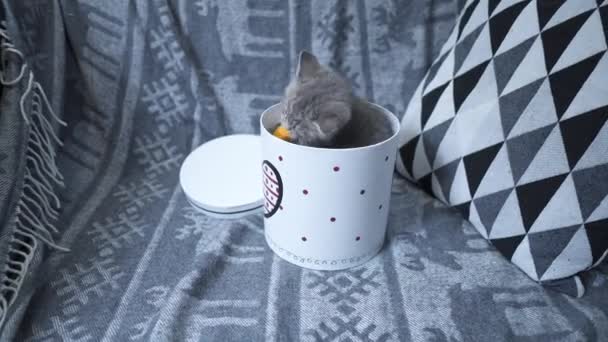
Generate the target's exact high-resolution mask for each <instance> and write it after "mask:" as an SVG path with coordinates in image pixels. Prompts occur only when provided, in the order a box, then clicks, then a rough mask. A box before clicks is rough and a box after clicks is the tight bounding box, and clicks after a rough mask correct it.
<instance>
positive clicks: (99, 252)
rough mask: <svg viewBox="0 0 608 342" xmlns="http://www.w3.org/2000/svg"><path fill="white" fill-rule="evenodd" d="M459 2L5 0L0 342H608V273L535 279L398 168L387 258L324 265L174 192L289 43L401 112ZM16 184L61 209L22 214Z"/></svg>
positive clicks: (289, 60)
mask: <svg viewBox="0 0 608 342" xmlns="http://www.w3.org/2000/svg"><path fill="white" fill-rule="evenodd" d="M461 2H462V1H456V0H453V1H452V0H434V1H422V0H420V1H407V0H405V1H404V0H392V1H380V0H371V1H364V0H356V1H355V0H353V1H345V0H338V1H325V0H313V1H295V0H289V1H283V0H266V1H253V0H247V1H244V0H243V1H220V0H191V1H190V0H152V1H148V0H132V1H123V0H103V1H102V0H98V1H95V0H73V1H58V0H55V1H48V0H26V1H11V0H2V1H0V3H1V4H2V5H1V7H0V19H2V20H5V21H6V22H5V23H4V28H5V29H4V30H2V33H3V35H5V36H6V37H4V38H3V39H4V40H3V42H5V43H6V42H8V38H10V42H11V43H10V44H13V45H11V46H12V48H13V49H15V50H18V51H20V52H21V53H22V54H23V58H21V57H19V56H18V55H17V54H14V53H13V54H11V53H9V55H10V56H8V57H7V63H6V64H7V65H6V66H3V67H5V68H6V69H5V70H6V73H5V75H8V76H14V77H15V78H14V79H15V80H19V82H15V84H9V83H11V82H3V84H4V85H3V86H2V90H1V92H0V94H1V95H2V101H1V102H0V105H1V106H2V107H1V113H0V175H2V176H0V177H1V179H0V241H1V243H0V262H2V263H3V265H4V264H6V263H7V262H8V261H10V260H13V259H14V260H17V262H16V265H20V266H15V267H22V266H23V265H27V268H26V269H23V268H18V269H17V270H16V271H15V272H17V273H15V274H19V276H17V277H14V276H7V275H4V278H3V279H4V280H5V283H4V284H3V285H2V288H1V291H0V292H1V294H2V296H1V297H2V298H1V299H0V309H1V310H3V311H2V312H3V315H4V316H3V317H4V322H3V326H2V331H1V335H0V340H2V341H10V340H16V341H147V340H151V341H178V340H187V341H298V340H303V341H334V340H336V341H463V342H464V341H549V340H551V341H607V340H608V269H607V268H606V267H604V268H603V269H599V270H598V271H595V272H594V273H591V274H590V275H589V276H588V277H587V278H586V279H584V280H585V282H586V283H587V284H588V287H587V294H586V295H585V297H583V298H581V299H572V298H569V297H567V296H565V295H562V294H558V293H553V292H548V291H545V290H543V289H542V288H541V287H540V286H538V285H537V284H535V283H534V282H533V281H531V280H530V279H529V278H527V277H526V276H525V275H524V274H523V273H522V272H520V271H519V270H518V269H516V268H515V267H514V266H513V265H511V264H510V263H509V262H508V261H506V260H504V259H503V258H502V256H501V255H500V254H499V253H498V252H497V251H496V250H494V249H493V247H491V246H490V245H489V244H488V243H487V242H485V240H483V239H482V238H481V237H480V236H479V235H478V234H477V233H476V231H475V230H474V229H473V228H472V227H471V225H470V224H469V223H467V222H465V221H463V220H462V218H461V217H460V216H459V215H458V214H457V213H456V212H455V211H453V210H452V209H448V208H446V207H444V206H443V205H442V204H440V203H439V202H437V201H435V200H433V199H432V198H430V197H429V196H427V195H425V194H424V193H423V192H422V191H419V190H418V189H416V188H415V187H414V186H413V185H411V184H409V183H407V182H406V181H405V180H403V179H400V178H398V177H396V179H395V183H394V187H393V198H392V204H391V208H390V213H391V214H390V220H389V230H388V236H387V241H386V245H385V247H384V249H383V250H382V251H381V253H380V254H379V255H378V256H376V257H375V258H374V259H372V260H371V261H370V262H368V263H366V264H365V265H362V266H360V267H356V268H354V269H349V270H345V271H337V272H318V271H310V270H306V269H301V268H297V267H295V266H292V265H291V264H288V263H286V262H284V261H282V260H281V259H279V258H278V257H276V256H274V255H273V254H272V253H271V251H270V250H269V249H268V248H267V247H266V245H265V242H264V235H263V227H262V223H263V221H262V217H261V215H254V216H249V217H246V218H243V219H239V220H233V221H228V220H218V219H214V218H209V217H206V216H204V215H202V214H200V213H199V212H197V211H196V210H194V209H193V208H192V207H191V206H189V204H188V203H187V201H186V199H185V197H184V195H183V194H182V192H181V189H180V187H179V183H178V169H179V166H180V163H181V162H182V161H183V159H184V157H185V156H186V155H187V154H188V153H189V152H190V151H191V150H192V149H194V148H195V147H196V146H198V145H200V144H201V143H203V142H205V141H207V140H210V139H212V138H215V137H218V136H222V135H225V134H231V133H255V132H257V130H258V125H257V122H258V118H259V115H260V113H261V111H262V110H263V109H265V108H267V107H268V106H269V105H271V104H273V103H275V102H277V101H278V100H279V97H280V95H281V93H282V89H283V87H284V86H285V85H286V84H287V82H288V78H289V75H290V74H291V73H292V71H293V68H294V65H293V63H294V61H295V59H296V58H295V56H296V54H297V52H298V51H299V50H301V49H307V50H310V51H313V52H314V53H315V54H317V55H318V56H319V57H320V59H321V60H322V61H323V62H325V63H329V64H330V66H332V67H333V68H335V69H337V70H339V71H340V72H342V73H343V74H344V75H346V76H347V77H348V78H350V80H351V81H352V82H353V84H354V85H355V88H356V90H357V92H358V93H359V94H360V95H361V96H364V97H366V98H368V99H370V100H372V101H374V102H377V103H379V104H382V105H384V106H386V107H387V108H390V109H391V110H393V111H394V112H395V113H398V114H401V113H403V111H404V108H405V106H406V105H407V101H408V100H409V98H410V96H411V94H412V93H413V91H414V89H415V87H416V86H417V83H418V82H419V80H420V79H421V78H422V76H423V74H424V72H425V70H426V68H427V67H428V66H429V65H430V63H431V61H432V58H434V56H435V54H436V52H437V51H438V49H439V48H440V46H441V43H442V42H443V41H444V40H445V39H446V38H447V34H448V33H449V30H450V29H451V28H452V26H453V25H454V22H455V20H456V18H457V13H458V10H459V8H460V7H461V5H462V4H461ZM459 3H460V4H459ZM6 44H8V43H6ZM8 46H9V45H4V46H3V47H4V48H7V47H8ZM3 60H4V56H3ZM22 62H25V63H26V65H27V68H26V69H25V73H24V75H22V77H21V78H19V77H18V76H19V73H20V71H21V68H20V65H21V64H20V63H22ZM30 75H31V77H32V80H31V81H30ZM7 80H8V79H5V80H4V81H7ZM35 84H40V87H39V88H38V87H35V86H34V85H35ZM28 88H29V90H28ZM24 94H26V95H27V96H24ZM43 94H46V97H47V98H48V101H49V107H50V108H47V107H45V106H44V105H45V101H44V98H43ZM21 104H22V105H21ZM50 109H54V112H55V113H57V116H58V117H57V120H50V121H49V125H46V124H41V123H40V122H42V121H34V122H36V123H37V124H36V125H37V126H36V125H34V126H27V125H26V124H25V122H24V120H26V119H27V118H28V117H29V118H30V119H31V118H34V117H37V118H41V117H49V116H50V115H51V110H50ZM61 121H64V122H65V123H66V124H67V126H66V127H63V126H61V125H60V122H61ZM28 127H39V128H40V127H45V128H44V129H39V131H36V132H38V133H32V132H34V128H28ZM36 129H38V128H36ZM28 132H29V135H28ZM51 133H56V134H57V135H58V137H60V139H61V140H62V141H63V142H64V143H63V146H61V145H59V144H58V143H56V142H52V141H50V134H51ZM30 135H33V136H35V137H36V138H30ZM47 138H48V139H47ZM36 139H39V140H36ZM40 139H43V140H40ZM28 141H29V143H30V144H33V145H32V146H33V147H31V149H30V150H24V146H26V144H28ZM41 146H42V147H44V148H42V149H41ZM28 151H29V152H28ZM28 153H29V154H28ZM28 155H35V156H38V157H39V158H40V159H36V160H39V162H36V163H39V164H42V168H41V169H36V168H35V166H34V162H32V158H30V159H28V158H27V157H28ZM36 165H38V164H36ZM30 169H31V170H37V171H36V172H35V173H31V172H30V173H27V172H29V171H26V170H30ZM56 171H58V172H59V173H56ZM32 172H33V171H32ZM43 173H45V174H47V173H50V174H51V175H53V177H55V178H56V183H57V185H55V184H49V186H46V185H44V184H43V185H40V184H38V183H36V182H37V181H38V182H40V178H37V177H36V175H39V176H40V175H42V174H43ZM28 175H29V176H28ZM60 175H62V176H60ZM28 177H29V178H28ZM44 179H46V178H44ZM28 182H29V183H28ZM61 183H63V186H61ZM27 184H31V185H28V186H33V187H35V188H36V189H37V190H36V191H37V192H34V193H36V194H39V195H40V196H39V197H41V198H42V199H41V200H44V199H45V198H46V199H47V200H45V201H47V202H49V201H50V200H48V198H54V197H56V198H57V202H59V204H60V207H61V209H60V210H59V208H58V207H56V206H55V205H54V204H53V203H51V202H54V200H53V201H50V202H49V203H47V204H45V205H42V206H39V207H38V208H39V209H31V208H34V207H35V206H34V205H33V204H26V203H30V201H29V199H30V198H33V197H34V195H33V193H30V190H27V189H28V188H27V186H26V185H27ZM41 184H42V183H41ZM47 190H48V191H47ZM34 202H35V201H34ZM45 203H46V202H45ZM20 204H21V206H22V207H23V208H25V209H27V210H30V209H31V210H41V213H42V212H45V214H40V215H35V214H31V215H30V214H25V213H24V212H25V209H21V211H17V209H16V208H18V207H19V205H20ZM16 217H17V218H19V217H20V218H21V221H18V223H19V222H20V223H19V225H15V218H16ZM37 217H38V218H40V220H42V219H45V220H48V221H49V222H50V223H52V224H51V225H50V227H55V229H56V231H53V229H51V228H48V230H43V229H42V228H40V227H43V226H42V225H38V224H37V221H35V218H37ZM25 218H31V219H32V220H33V221H32V222H33V223H32V222H29V221H25ZM31 227H39V230H35V229H33V228H31ZM44 227H46V226H44ZM19 234H21V235H19ZM28 234H29V235H28ZM15 236H19V238H20V239H21V240H20V241H21V242H22V244H21V245H19V246H20V247H19V246H17V247H15V242H14V240H11V239H12V238H14V237H15ZM11 243H12V245H11ZM10 246H13V247H10ZM9 247H10V248H13V249H14V250H17V252H18V253H17V252H16V254H15V255H13V256H7V250H9ZM64 247H65V248H69V251H68V252H66V251H62V250H61V249H62V248H64ZM19 253H22V254H19ZM19 255H20V256H21V257H19ZM11 258H12V259H11Z"/></svg>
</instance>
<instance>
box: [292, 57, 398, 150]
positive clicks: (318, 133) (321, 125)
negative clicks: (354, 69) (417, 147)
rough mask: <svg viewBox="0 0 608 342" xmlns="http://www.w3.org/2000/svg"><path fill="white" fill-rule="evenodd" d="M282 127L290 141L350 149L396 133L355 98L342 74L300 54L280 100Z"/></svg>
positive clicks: (377, 141) (381, 139) (384, 118)
mask: <svg viewBox="0 0 608 342" xmlns="http://www.w3.org/2000/svg"><path fill="white" fill-rule="evenodd" d="M281 109H282V112H281V125H282V126H283V127H285V128H287V129H288V130H289V132H290V135H291V141H292V142H294V143H296V144H300V145H306V146H313V147H331V148H351V147H361V146H367V145H373V144H376V143H379V142H381V141H383V140H385V139H388V138H389V137H390V136H391V135H393V134H394V133H395V132H394V131H393V128H392V126H391V123H390V121H389V120H388V119H387V118H386V117H385V116H383V115H378V112H377V108H374V107H373V106H372V105H371V104H369V103H368V102H367V101H365V100H364V99H361V98H359V97H357V96H355V95H354V94H353V92H352V88H351V85H350V84H349V83H348V82H347V81H346V80H345V79H344V78H342V77H341V76H340V75H338V74H337V73H336V72H333V71H332V70H330V69H328V68H326V67H323V66H322V65H321V64H319V61H318V60H317V58H316V57H315V56H314V55H312V54H311V53H309V52H307V51H302V52H300V58H299V61H298V68H297V71H296V76H295V78H294V79H292V80H291V82H290V83H289V85H288V86H287V88H286V89H285V97H284V98H283V100H282V101H281Z"/></svg>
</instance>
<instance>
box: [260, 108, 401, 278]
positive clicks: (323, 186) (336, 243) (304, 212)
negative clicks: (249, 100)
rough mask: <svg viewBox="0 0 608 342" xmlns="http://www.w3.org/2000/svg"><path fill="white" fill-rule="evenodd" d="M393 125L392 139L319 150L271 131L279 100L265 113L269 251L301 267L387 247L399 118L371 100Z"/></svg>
mask: <svg viewBox="0 0 608 342" xmlns="http://www.w3.org/2000/svg"><path fill="white" fill-rule="evenodd" d="M362 110H366V111H368V112H373V113H371V114H372V115H378V116H379V117H380V118H382V117H384V119H386V120H385V121H386V122H388V123H389V125H390V126H391V134H390V136H388V137H387V138H386V139H385V140H383V141H381V142H379V143H376V144H373V145H369V146H364V147H357V148H339V149H333V148H315V147H307V146H301V145H296V144H293V143H290V142H287V141H284V140H281V139H279V138H277V137H275V136H273V135H272V131H273V130H274V129H275V127H276V126H277V125H278V123H279V118H280V112H279V107H278V105H274V106H272V107H270V108H268V109H267V110H266V111H265V112H264V113H263V114H262V116H261V119H260V123H261V139H262V160H263V161H262V182H263V194H264V200H263V202H264V230H265V236H266V241H267V242H268V245H269V246H270V248H271V249H272V250H273V251H274V252H275V253H276V254H277V255H278V256H279V257H281V258H283V259H285V260H287V261H289V262H290V263H293V264H296V265H298V266H301V267H305V268H310V269H318V270H339V269H345V268H349V267H353V266H356V265H360V264H362V263H364V262H365V261H367V260H369V259H370V258H372V257H373V256H374V255H376V254H377V253H378V252H379V251H380V249H381V248H382V246H383V244H384V239H385V233H386V226H387V220H388V213H389V206H390V196H391V185H392V179H393V170H394V166H395V158H396V154H397V134H398V131H399V120H398V119H397V117H395V115H394V114H393V113H391V112H390V111H388V110H387V109H385V108H383V107H381V106H378V105H375V104H372V103H366V104H365V107H364V108H363V109H362Z"/></svg>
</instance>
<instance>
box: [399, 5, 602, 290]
mask: <svg viewBox="0 0 608 342" xmlns="http://www.w3.org/2000/svg"><path fill="white" fill-rule="evenodd" d="M607 42H608V0H571V1H564V0H562V1H556V0H551V1H549V0H537V1H534V0H503V1H498V0H469V1H468V2H467V3H466V4H465V7H464V9H463V11H462V13H461V15H460V18H459V21H458V23H457V25H456V27H455V28H454V30H453V32H452V35H451V37H450V38H449V39H448V41H447V42H446V43H445V45H444V46H443V48H442V50H441V52H440V55H439V57H438V58H437V59H436V60H435V61H434V63H433V64H432V66H431V67H430V69H429V71H428V74H427V75H426V77H425V78H424V80H423V81H422V83H421V85H420V86H419V88H418V89H417V91H416V93H415V95H414V97H413V99H412V101H411V102H410V104H409V106H408V109H407V111H406V113H405V115H404V117H403V121H402V131H401V133H400V134H401V137H400V139H401V140H400V145H401V147H400V158H399V161H398V164H397V169H398V171H399V172H400V173H401V174H403V175H404V176H406V177H407V178H409V179H411V180H413V181H415V182H417V183H419V185H420V186H421V187H423V188H424V189H425V190H426V191H428V192H429V193H431V194H433V195H434V196H436V197H437V198H438V199H440V200H441V201H443V202H445V203H446V204H448V205H451V206H453V207H455V208H456V209H458V210H459V211H460V212H461V213H462V214H463V215H464V216H465V217H466V218H467V219H468V220H469V221H470V222H471V223H472V224H473V225H474V226H475V227H476V228H477V230H478V231H479V232H480V233H481V235H483V236H484V237H485V238H486V239H489V240H490V241H491V243H492V244H493V245H494V246H495V247H496V248H497V249H498V250H499V251H500V252H501V253H502V254H503V255H504V256H505V257H506V258H508V259H509V260H511V261H512V262H513V263H514V264H516V265H517V266H518V267H519V268H520V269H521V270H523V271H524V272H525V273H526V274H527V275H528V276H529V277H531V278H532V279H534V280H536V281H538V282H540V283H542V284H544V285H549V286H553V287H555V288H557V289H559V290H561V291H563V292H566V293H569V294H571V295H574V296H581V295H582V294H583V292H584V288H583V285H582V283H581V281H580V278H579V277H578V276H577V274H579V273H580V272H582V271H585V270H587V269H589V268H591V267H593V266H596V265H598V264H599V263H600V262H601V261H602V260H603V259H604V258H605V257H606V255H607V254H608V123H607V120H608V53H607Z"/></svg>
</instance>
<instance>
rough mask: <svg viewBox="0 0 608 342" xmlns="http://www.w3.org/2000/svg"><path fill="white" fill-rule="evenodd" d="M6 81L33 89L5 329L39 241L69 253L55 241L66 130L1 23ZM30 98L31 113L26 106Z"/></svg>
mask: <svg viewBox="0 0 608 342" xmlns="http://www.w3.org/2000/svg"><path fill="white" fill-rule="evenodd" d="M9 56H12V59H13V60H14V59H16V60H18V62H17V63H20V64H21V68H20V71H19V74H18V75H17V76H16V77H14V78H12V79H10V78H7V75H6V74H5V70H3V68H5V67H6V66H7V65H8V63H9V62H10V61H9ZM0 62H1V63H2V64H1V66H0V83H1V84H2V86H12V85H16V84H18V83H19V82H20V81H22V80H23V79H24V78H27V87H26V89H25V91H24V93H23V94H22V95H21V98H20V101H19V108H20V112H21V116H22V117H23V120H24V121H25V123H26V125H27V126H28V141H27V146H26V150H25V171H24V177H23V183H22V188H21V192H20V197H19V200H18V202H17V207H16V213H15V230H14V232H13V234H12V236H11V240H10V244H9V248H8V256H7V260H6V264H5V265H4V272H3V273H0V277H1V278H2V282H1V283H0V327H2V326H3V324H4V321H5V320H6V315H7V311H8V308H9V307H10V305H11V304H13V302H14V301H15V299H16V297H17V293H18V292H19V289H20V288H21V285H22V284H23V281H24V279H25V277H26V275H27V271H28V267H29V265H30V263H31V261H32V258H33V256H34V252H35V251H36V249H37V248H38V243H39V242H43V243H45V244H46V245H47V246H49V247H51V248H54V249H57V250H60V251H69V250H68V249H67V248H65V247H62V246H59V245H57V244H56V243H55V241H54V239H53V236H52V233H57V232H58V230H57V228H56V227H55V225H54V223H53V222H54V221H55V220H57V218H58V217H59V209H60V208H61V203H60V201H59V198H58V197H57V195H56V194H55V190H54V187H55V186H63V185H64V184H63V176H62V175H61V173H60V172H59V169H58V168H57V163H56V160H55V158H56V151H55V149H54V144H55V143H56V144H58V145H59V146H62V145H63V144H62V142H61V140H60V139H59V137H58V136H57V134H56V133H55V130H54V128H53V124H55V123H57V124H59V125H62V126H66V123H65V122H64V121H62V120H61V119H60V118H59V117H58V116H57V115H56V114H55V112H54V111H53V108H52V107H51V104H50V103H49V100H48V98H47V97H46V94H45V92H44V90H43V89H42V86H41V85H40V83H38V82H37V81H36V80H35V79H34V74H33V72H32V71H31V70H29V71H28V69H27V65H26V63H25V58H24V56H23V53H22V52H21V51H19V50H18V49H16V48H15V46H14V45H13V43H12V42H11V40H10V37H9V35H8V32H7V29H6V23H5V22H0ZM28 100H30V101H31V106H30V108H29V111H28V110H27V109H26V102H27V101H28Z"/></svg>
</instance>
